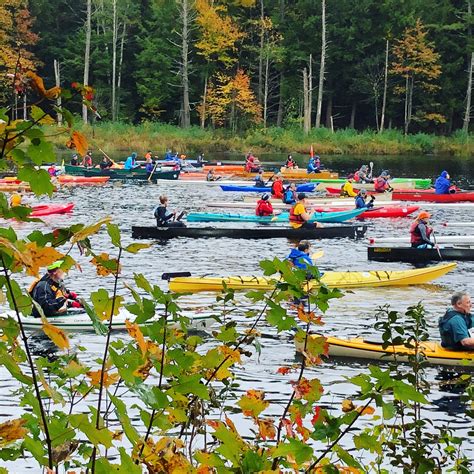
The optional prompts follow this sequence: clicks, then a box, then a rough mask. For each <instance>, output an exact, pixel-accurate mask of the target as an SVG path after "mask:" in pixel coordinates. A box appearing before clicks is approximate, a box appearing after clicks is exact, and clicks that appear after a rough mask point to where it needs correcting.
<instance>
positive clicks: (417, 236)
mask: <svg viewBox="0 0 474 474" xmlns="http://www.w3.org/2000/svg"><path fill="white" fill-rule="evenodd" d="M430 217H431V214H429V213H428V212H426V211H421V212H420V213H419V214H418V216H417V217H416V219H415V220H414V221H413V222H412V224H411V226H410V242H411V246H412V247H413V248H417V249H426V248H428V247H434V246H435V243H434V242H432V241H431V240H430V235H431V234H432V233H433V229H432V228H431V227H430V226H429V225H428V220H429V218H430Z"/></svg>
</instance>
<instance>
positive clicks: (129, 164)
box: [123, 152, 139, 170]
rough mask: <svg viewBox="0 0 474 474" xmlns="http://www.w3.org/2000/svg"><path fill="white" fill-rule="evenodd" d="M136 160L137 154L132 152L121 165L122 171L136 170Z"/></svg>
mask: <svg viewBox="0 0 474 474" xmlns="http://www.w3.org/2000/svg"><path fill="white" fill-rule="evenodd" d="M136 159H137V154H136V153H135V152H133V153H132V154H131V155H130V156H129V157H128V158H127V159H126V160H125V163H124V165H123V169H124V170H133V168H136V167H137V166H139V165H138V164H137V163H136Z"/></svg>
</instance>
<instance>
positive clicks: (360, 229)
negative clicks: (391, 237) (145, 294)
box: [132, 225, 367, 240]
mask: <svg viewBox="0 0 474 474" xmlns="http://www.w3.org/2000/svg"><path fill="white" fill-rule="evenodd" d="M366 231H367V226H363V225H360V226H351V225H347V226H331V227H318V228H314V229H293V228H290V227H276V226H274V227H270V226H269V227H257V228H248V229H242V228H225V227H140V226H133V227H132V237H133V238H135V239H157V240H167V239H173V238H175V237H188V238H194V239H199V238H206V237H209V238H215V237H219V238H222V237H226V238H229V239H292V240H301V239H334V238H351V239H356V238H361V237H363V236H364V234H365V232H366Z"/></svg>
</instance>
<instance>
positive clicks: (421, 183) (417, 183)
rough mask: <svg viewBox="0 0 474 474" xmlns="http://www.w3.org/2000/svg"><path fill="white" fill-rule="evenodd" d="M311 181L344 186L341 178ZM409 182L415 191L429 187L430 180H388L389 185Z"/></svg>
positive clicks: (343, 180)
mask: <svg viewBox="0 0 474 474" xmlns="http://www.w3.org/2000/svg"><path fill="white" fill-rule="evenodd" d="M311 181H317V182H319V183H334V184H344V183H345V182H346V180H345V179H343V178H337V179H321V178H318V179H312V180H311ZM409 181H413V182H414V183H415V187H416V188H417V189H428V188H429V187H431V179H430V178H393V179H391V180H390V182H391V183H406V182H409Z"/></svg>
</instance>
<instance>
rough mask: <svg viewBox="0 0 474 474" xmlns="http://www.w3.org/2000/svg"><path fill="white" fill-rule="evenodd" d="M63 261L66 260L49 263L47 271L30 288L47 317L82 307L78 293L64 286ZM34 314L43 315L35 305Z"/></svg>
mask: <svg viewBox="0 0 474 474" xmlns="http://www.w3.org/2000/svg"><path fill="white" fill-rule="evenodd" d="M63 263H64V260H58V261H56V262H54V263H53V264H51V265H49V267H47V273H46V274H45V275H44V276H43V277H42V278H41V279H40V280H37V281H35V282H34V283H33V284H32V285H31V287H30V289H29V293H30V296H31V298H32V299H33V300H34V301H36V303H38V305H39V306H40V307H41V309H42V311H43V313H44V315H45V316H46V317H49V316H55V315H57V314H62V313H65V312H66V311H67V309H68V308H82V304H81V303H80V302H79V301H78V300H77V294H76V293H74V292H73V291H69V290H67V289H66V288H65V287H64V284H63V278H64V271H63V270H62V269H61V265H63ZM32 315H33V317H35V318H40V317H41V314H40V312H39V311H38V309H37V308H36V306H35V305H33V310H32Z"/></svg>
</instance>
